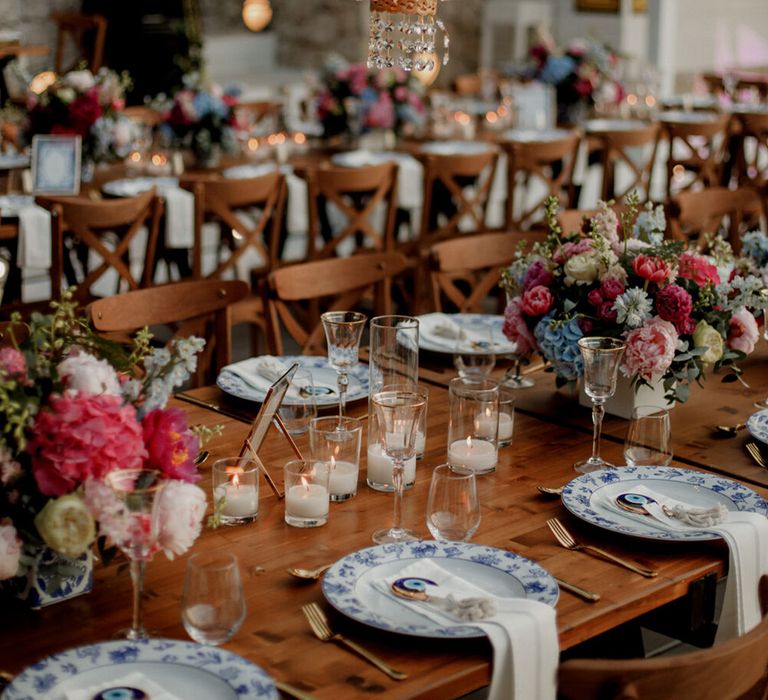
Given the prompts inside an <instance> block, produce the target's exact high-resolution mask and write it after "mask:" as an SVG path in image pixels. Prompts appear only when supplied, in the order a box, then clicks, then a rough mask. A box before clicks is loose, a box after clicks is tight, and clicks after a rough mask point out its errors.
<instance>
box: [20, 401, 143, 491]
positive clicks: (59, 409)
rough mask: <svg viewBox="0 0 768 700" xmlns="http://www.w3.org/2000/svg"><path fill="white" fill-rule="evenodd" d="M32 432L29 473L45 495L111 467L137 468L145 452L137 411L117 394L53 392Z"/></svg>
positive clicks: (70, 487)
mask: <svg viewBox="0 0 768 700" xmlns="http://www.w3.org/2000/svg"><path fill="white" fill-rule="evenodd" d="M32 433H33V437H32V439H31V440H30V442H29V447H28V451H29V453H30V455H31V458H32V473H33V474H34V477H35V480H36V481H37V486H38V488H39V489H40V492H41V493H42V494H44V495H46V496H62V495H64V494H65V493H69V492H70V491H73V490H74V489H75V488H77V487H78V486H79V485H80V484H81V483H82V482H83V481H85V480H86V479H88V478H90V477H93V478H96V479H102V478H104V476H106V475H107V474H108V473H109V472H111V471H112V470H114V469H138V468H141V466H142V464H143V461H144V457H145V456H146V450H145V449H144V440H143V438H142V434H141V427H140V425H139V423H138V421H137V420H136V411H135V409H134V407H133V406H131V405H130V404H128V405H123V402H122V400H121V399H120V398H119V397H117V396H110V395H107V394H103V395H98V396H94V395H90V394H75V395H71V396H69V395H67V396H53V397H52V398H51V401H50V406H49V408H47V409H44V410H42V411H40V412H39V413H38V414H37V417H36V418H35V423H34V426H33V430H32Z"/></svg>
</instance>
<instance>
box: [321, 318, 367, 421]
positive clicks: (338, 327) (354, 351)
mask: <svg viewBox="0 0 768 700" xmlns="http://www.w3.org/2000/svg"><path fill="white" fill-rule="evenodd" d="M320 319H321V320H322V322H323V330H324V331H325V339H326V342H327V344H328V362H329V364H330V365H331V367H333V368H334V369H335V370H336V374H337V375H338V383H339V416H343V415H344V402H345V398H346V393H347V387H348V386H349V377H348V376H347V375H348V372H349V370H350V368H351V367H354V366H355V365H356V364H357V358H358V352H359V350H360V338H361V337H362V335H363V328H364V327H365V322H366V321H367V317H366V316H365V314H361V313H358V312H357V311H328V312H327V313H324V314H323V315H322V316H321V317H320Z"/></svg>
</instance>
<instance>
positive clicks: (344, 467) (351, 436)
mask: <svg viewBox="0 0 768 700" xmlns="http://www.w3.org/2000/svg"><path fill="white" fill-rule="evenodd" d="M362 435H363V424H362V423H361V422H360V421H359V420H358V419H357V418H349V417H346V418H342V417H340V416H328V417H324V418H313V419H312V420H311V421H310V423H309V453H310V456H311V458H312V459H313V460H314V461H315V462H322V463H324V464H327V465H328V466H329V467H330V476H329V479H328V485H329V491H330V499H331V500H332V501H346V500H348V499H350V498H352V496H354V495H355V494H356V493H357V474H358V470H359V466H360V445H361V443H362Z"/></svg>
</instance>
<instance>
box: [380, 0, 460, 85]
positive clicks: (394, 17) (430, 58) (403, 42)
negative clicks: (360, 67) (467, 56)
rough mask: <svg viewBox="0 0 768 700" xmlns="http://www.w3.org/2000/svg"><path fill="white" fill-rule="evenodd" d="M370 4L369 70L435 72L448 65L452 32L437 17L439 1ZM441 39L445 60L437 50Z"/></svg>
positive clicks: (398, 0)
mask: <svg viewBox="0 0 768 700" xmlns="http://www.w3.org/2000/svg"><path fill="white" fill-rule="evenodd" d="M370 1H371V19H370V25H369V35H368V68H376V69H382V68H402V69H403V70H407V71H410V70H415V71H426V72H431V71H433V70H434V69H435V67H436V65H437V62H439V61H441V60H442V64H443V65H446V64H447V63H448V46H449V39H448V32H446V31H445V24H443V21H442V20H440V19H438V17H437V3H438V0H370ZM442 1H443V0H440V2H442ZM440 35H442V45H443V56H442V59H440V58H438V56H437V50H436V45H437V44H438V43H439V36H440Z"/></svg>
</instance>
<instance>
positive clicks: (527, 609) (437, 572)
mask: <svg viewBox="0 0 768 700" xmlns="http://www.w3.org/2000/svg"><path fill="white" fill-rule="evenodd" d="M409 577H417V578H423V579H428V580H430V581H434V582H435V583H436V584H437V585H436V586H430V585H427V587H426V593H427V594H429V595H435V596H439V597H441V598H447V597H448V596H449V595H450V596H452V597H453V598H455V599H457V600H462V599H466V598H468V597H472V598H485V599H488V598H490V599H491V600H492V601H493V603H494V604H495V608H496V613H495V614H494V615H493V616H491V617H488V618H486V619H483V620H480V621H473V622H472V623H471V625H472V626H473V627H478V628H480V629H481V630H483V632H485V634H487V635H488V638H489V640H490V642H491V645H492V647H493V675H492V677H491V686H490V689H489V692H488V700H533V699H534V698H535V699H536V700H554V698H555V685H556V673H557V664H558V653H559V648H558V640H557V626H556V624H555V610H554V608H552V607H550V606H549V605H545V604H544V603H540V602H538V601H535V600H527V599H525V598H497V597H494V596H490V595H489V594H488V592H487V591H484V590H482V589H480V588H478V587H477V586H475V585H474V584H472V583H470V582H469V581H467V580H465V579H463V578H460V577H459V576H456V575H454V574H452V573H451V572H449V571H446V570H445V569H444V568H443V567H442V566H440V565H439V564H437V563H436V562H435V561H434V560H432V559H419V560H418V561H417V562H414V563H413V564H409V565H408V566H406V567H404V568H403V569H401V570H400V571H399V572H398V573H397V574H395V575H393V576H390V577H389V578H387V579H383V580H379V581H374V582H373V586H374V587H375V588H376V589H377V590H378V591H380V592H382V593H384V594H385V595H388V596H390V597H391V598H392V599H393V600H396V601H398V602H399V603H401V604H402V605H404V606H407V607H409V608H411V609H414V608H416V609H417V611H418V613H419V614H421V615H423V616H424V617H427V618H429V619H430V620H432V621H433V622H436V623H438V624H440V625H443V626H446V625H457V624H460V625H466V624H467V623H466V622H461V621H460V620H459V618H458V617H457V616H455V615H452V614H449V613H447V612H445V610H444V608H443V607H442V606H440V607H438V606H435V605H432V604H430V603H429V602H418V601H410V600H405V599H404V598H399V597H397V596H395V594H394V593H392V590H391V586H392V583H393V582H394V581H396V580H397V579H400V578H409Z"/></svg>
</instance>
